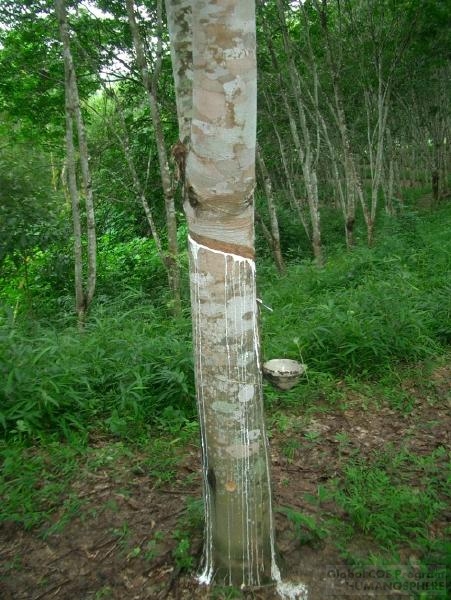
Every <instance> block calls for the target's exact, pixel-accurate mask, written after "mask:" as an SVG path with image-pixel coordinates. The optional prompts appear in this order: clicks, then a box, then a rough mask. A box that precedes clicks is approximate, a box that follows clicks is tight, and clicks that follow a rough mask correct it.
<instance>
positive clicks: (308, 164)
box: [272, 0, 324, 266]
mask: <svg viewBox="0 0 451 600" xmlns="http://www.w3.org/2000/svg"><path fill="white" fill-rule="evenodd" d="M277 8H278V13H279V22H280V26H281V30H282V37H283V43H284V49H285V53H286V55H287V67H288V73H289V76H290V83H291V88H292V92H293V93H292V96H293V98H294V102H295V105H296V108H297V112H298V118H299V126H300V130H301V133H302V139H303V145H301V142H300V137H299V133H298V128H297V124H296V121H295V119H294V118H293V115H292V114H291V110H290V106H289V102H288V99H287V98H286V97H285V95H284V104H285V107H286V109H287V114H288V117H289V121H290V129H291V132H292V135H293V141H294V144H295V148H296V150H297V152H298V155H299V157H300V160H301V166H302V173H303V175H304V182H305V189H306V195H307V202H308V205H309V211H310V220H311V224H312V248H313V254H314V257H315V262H316V264H317V265H318V266H321V265H322V264H323V263H324V256H323V250H322V242H321V221H320V212H319V198H318V183H317V174H316V164H315V163H316V161H317V158H318V154H317V152H316V153H315V149H314V147H313V143H312V140H311V136H310V132H309V128H308V124H307V117H306V111H305V107H304V103H303V99H302V98H303V94H302V90H301V85H300V81H299V73H298V71H297V68H296V65H295V63H294V60H293V57H292V44H291V40H290V38H289V33H288V29H287V25H286V20H285V12H284V6H283V3H282V1H281V0H277ZM272 58H273V61H275V60H276V59H275V53H274V52H272ZM279 72H280V69H279ZM318 149H319V148H318V147H317V151H318ZM315 154H316V156H314V155H315Z"/></svg>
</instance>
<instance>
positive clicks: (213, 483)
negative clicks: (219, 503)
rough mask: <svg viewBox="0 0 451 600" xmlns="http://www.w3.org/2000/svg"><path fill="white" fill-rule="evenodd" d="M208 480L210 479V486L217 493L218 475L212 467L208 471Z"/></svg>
mask: <svg viewBox="0 0 451 600" xmlns="http://www.w3.org/2000/svg"><path fill="white" fill-rule="evenodd" d="M207 481H208V485H209V486H210V489H211V491H212V493H213V494H215V493H216V475H215V472H214V471H213V469H212V468H211V467H210V468H209V469H208V471H207Z"/></svg>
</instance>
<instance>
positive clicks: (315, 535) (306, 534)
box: [278, 506, 328, 545]
mask: <svg viewBox="0 0 451 600" xmlns="http://www.w3.org/2000/svg"><path fill="white" fill-rule="evenodd" d="M278 511H279V512H281V513H283V514H284V515H285V516H286V517H287V519H288V520H289V521H290V522H291V523H292V524H293V526H294V534H295V536H296V539H297V540H298V541H299V542H300V544H313V545H314V544H317V543H318V542H319V541H321V540H322V539H323V538H324V537H325V536H326V535H327V534H328V530H327V529H326V528H325V527H324V526H323V525H321V524H319V523H318V522H317V520H316V519H315V517H312V516H311V515H307V514H304V513H301V512H299V511H297V510H294V509H292V508H290V507H286V506H284V507H281V508H279V509H278Z"/></svg>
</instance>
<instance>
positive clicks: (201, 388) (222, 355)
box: [185, 0, 278, 587]
mask: <svg viewBox="0 0 451 600" xmlns="http://www.w3.org/2000/svg"><path fill="white" fill-rule="evenodd" d="M192 6H193V13H192V23H193V112H192V122H191V137H190V143H189V151H188V155H187V161H186V192H187V193H186V199H185V211H186V214H187V219H188V225H189V233H190V238H189V248H190V277H191V303H192V314H193V332H194V345H195V360H196V387H197V400H198V408H199V417H200V423H201V433H202V446H203V472H204V498H205V523H206V525H205V527H206V531H205V548H204V557H203V565H202V571H201V574H200V577H199V579H200V581H201V582H203V583H212V582H213V581H216V582H217V583H221V584H225V585H236V586H243V587H254V586H259V585H262V584H263V583H265V582H267V581H270V580H271V579H273V580H274V579H275V578H276V574H277V573H278V571H277V567H276V566H275V563H274V550H273V547H274V545H273V535H272V529H273V528H272V516H271V494H270V481H269V457H268V449H267V439H266V433H265V426H264V417H263V400H262V388H261V374H260V364H259V338H258V328H257V314H258V313H257V304H256V293H255V263H254V261H253V257H254V223H253V190H254V186H255V143H256V140H255V138H256V79H257V78H256V75H257V73H256V53H255V7H254V2H252V1H250V0H246V1H238V0H228V1H226V2H221V3H218V2H215V1H214V0H210V1H208V0H207V1H201V0H198V1H194V2H193V5H192Z"/></svg>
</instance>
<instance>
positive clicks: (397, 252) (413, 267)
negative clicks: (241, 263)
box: [260, 207, 451, 376]
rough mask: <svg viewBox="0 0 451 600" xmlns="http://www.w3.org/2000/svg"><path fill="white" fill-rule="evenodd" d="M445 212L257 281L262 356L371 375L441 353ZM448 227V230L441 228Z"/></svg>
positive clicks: (446, 317) (446, 315) (446, 279)
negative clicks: (322, 261) (373, 243)
mask: <svg viewBox="0 0 451 600" xmlns="http://www.w3.org/2000/svg"><path fill="white" fill-rule="evenodd" d="M450 222H451V210H450V208H449V207H446V208H444V209H442V210H441V211H440V214H434V215H433V216H431V217H423V218H422V219H420V218H418V217H416V216H415V215H413V216H412V218H411V220H410V221H409V227H404V228H403V227H401V225H402V224H400V223H399V222H396V221H391V222H389V223H388V224H387V225H386V229H385V235H384V237H382V239H381V240H380V241H379V245H378V246H377V247H376V248H375V249H368V248H366V247H363V246H361V247H358V248H356V249H355V250H354V251H353V252H352V253H349V252H345V251H337V252H336V253H335V254H333V255H331V256H330V257H329V260H328V262H327V264H326V266H325V267H324V268H323V269H322V270H318V269H316V268H315V267H314V266H313V265H312V264H311V263H310V262H309V261H308V262H307V261H305V262H297V263H294V264H292V265H291V266H290V268H289V270H288V274H287V275H286V276H283V277H282V276H278V275H276V274H275V273H274V272H273V269H272V267H264V268H263V269H262V273H261V275H260V293H261V295H262V298H263V302H264V303H265V304H267V305H269V306H271V307H272V308H273V312H268V311H265V310H263V312H262V319H263V326H262V331H263V353H264V356H265V358H272V357H275V356H287V357H291V358H299V357H300V354H301V355H302V358H303V359H304V360H305V361H306V362H307V364H308V365H309V366H310V368H311V369H313V370H315V371H320V372H327V373H332V374H334V375H338V376H343V375H345V374H353V375H368V376H378V375H379V374H380V373H381V372H382V371H383V370H384V369H386V368H387V367H388V366H389V365H393V364H396V363H400V362H409V361H410V362H412V361H416V360H419V359H424V358H426V357H427V356H429V355H433V354H436V353H439V352H441V350H442V349H443V347H444V346H446V345H447V344H448V343H449V341H450V339H451V302H450V297H451V276H450V274H451V239H450V237H449V235H448V234H447V233H446V231H447V225H446V223H450ZM448 227H449V225H448Z"/></svg>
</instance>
